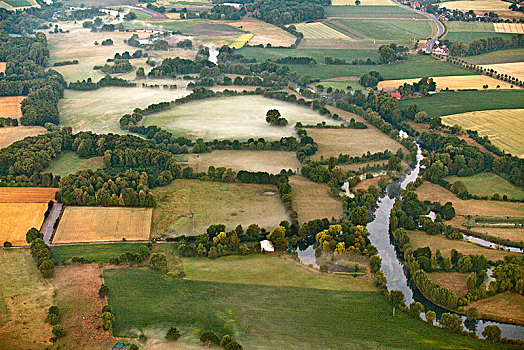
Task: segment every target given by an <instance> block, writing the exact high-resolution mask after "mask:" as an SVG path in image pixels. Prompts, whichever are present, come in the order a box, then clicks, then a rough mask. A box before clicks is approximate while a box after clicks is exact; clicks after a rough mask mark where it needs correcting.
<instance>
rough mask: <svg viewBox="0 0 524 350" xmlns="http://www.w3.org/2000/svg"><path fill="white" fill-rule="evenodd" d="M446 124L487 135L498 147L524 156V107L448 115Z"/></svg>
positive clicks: (445, 120)
mask: <svg viewBox="0 0 524 350" xmlns="http://www.w3.org/2000/svg"><path fill="white" fill-rule="evenodd" d="M442 123H444V124H446V125H451V126H453V125H460V126H462V128H464V129H472V130H476V131H478V133H479V135H480V136H488V137H489V139H490V141H491V142H492V143H493V144H494V145H495V146H497V147H498V148H500V149H502V150H504V151H506V152H508V153H511V154H512V155H515V156H517V157H520V158H522V157H524V138H523V137H522V135H523V134H524V109H500V110H490V111H478V112H468V113H462V114H454V115H448V116H445V117H443V118H442Z"/></svg>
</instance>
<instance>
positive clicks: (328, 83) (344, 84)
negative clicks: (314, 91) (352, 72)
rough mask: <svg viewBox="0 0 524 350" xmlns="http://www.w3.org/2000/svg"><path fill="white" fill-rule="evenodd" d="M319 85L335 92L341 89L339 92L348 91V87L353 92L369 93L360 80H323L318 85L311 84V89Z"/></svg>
mask: <svg viewBox="0 0 524 350" xmlns="http://www.w3.org/2000/svg"><path fill="white" fill-rule="evenodd" d="M318 85H322V86H323V87H324V89H328V88H332V89H333V90H336V89H339V90H344V91H347V90H348V86H349V87H350V89H349V90H352V91H357V90H360V91H363V92H365V91H367V88H365V87H363V86H362V85H360V84H359V83H358V80H355V79H349V80H336V81H335V80H321V81H319V82H318V83H314V84H310V85H309V86H310V87H311V88H315V87H316V86H318Z"/></svg>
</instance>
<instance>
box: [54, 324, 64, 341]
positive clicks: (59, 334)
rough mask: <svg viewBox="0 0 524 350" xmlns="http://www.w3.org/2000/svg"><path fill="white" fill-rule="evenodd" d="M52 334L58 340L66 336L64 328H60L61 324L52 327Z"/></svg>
mask: <svg viewBox="0 0 524 350" xmlns="http://www.w3.org/2000/svg"><path fill="white" fill-rule="evenodd" d="M52 332H53V334H54V335H55V336H57V337H58V338H61V337H63V336H65V335H66V331H65V329H64V326H62V325H61V324H57V325H55V326H53V329H52Z"/></svg>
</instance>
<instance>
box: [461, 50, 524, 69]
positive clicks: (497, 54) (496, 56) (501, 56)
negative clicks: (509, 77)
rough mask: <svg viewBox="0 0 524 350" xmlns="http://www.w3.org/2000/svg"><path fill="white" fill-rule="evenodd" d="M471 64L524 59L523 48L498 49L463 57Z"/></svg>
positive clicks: (520, 60)
mask: <svg viewBox="0 0 524 350" xmlns="http://www.w3.org/2000/svg"><path fill="white" fill-rule="evenodd" d="M464 59H465V60H466V61H467V62H468V63H471V64H486V65H488V64H497V63H513V62H523V61H524V49H512V50H500V51H492V52H488V53H484V54H482V55H477V56H469V57H464Z"/></svg>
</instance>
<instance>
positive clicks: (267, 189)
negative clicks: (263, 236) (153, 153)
mask: <svg viewBox="0 0 524 350" xmlns="http://www.w3.org/2000/svg"><path fill="white" fill-rule="evenodd" d="M153 194H154V195H155V198H156V201H157V207H156V208H155V210H154V211H153V225H152V234H153V236H161V235H169V236H180V235H189V236H193V235H201V234H204V233H205V232H206V229H207V228H208V227H209V226H210V225H213V224H224V225H226V228H227V230H232V229H234V228H235V227H236V226H237V225H242V226H243V227H244V228H247V227H248V226H249V225H251V224H257V225H259V226H260V227H262V228H265V229H273V228H275V227H276V226H278V224H279V223H280V221H282V220H289V217H288V215H287V214H286V211H285V209H284V207H283V205H282V204H281V202H280V198H279V196H278V190H277V188H276V187H275V186H273V185H257V184H241V183H220V182H211V181H200V180H183V179H180V180H176V181H174V182H173V183H172V184H171V185H168V186H164V187H159V188H156V189H154V190H153ZM261 213H264V215H261Z"/></svg>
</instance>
